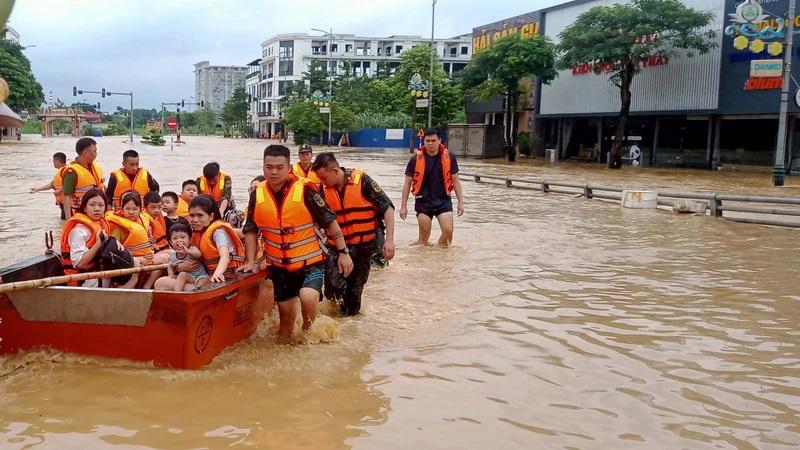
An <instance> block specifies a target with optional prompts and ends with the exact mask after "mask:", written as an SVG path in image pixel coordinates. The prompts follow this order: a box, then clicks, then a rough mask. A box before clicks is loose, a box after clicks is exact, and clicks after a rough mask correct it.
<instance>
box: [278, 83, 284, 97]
mask: <svg viewBox="0 0 800 450" xmlns="http://www.w3.org/2000/svg"><path fill="white" fill-rule="evenodd" d="M283 95H286V82H285V81H279V82H278V96H283Z"/></svg>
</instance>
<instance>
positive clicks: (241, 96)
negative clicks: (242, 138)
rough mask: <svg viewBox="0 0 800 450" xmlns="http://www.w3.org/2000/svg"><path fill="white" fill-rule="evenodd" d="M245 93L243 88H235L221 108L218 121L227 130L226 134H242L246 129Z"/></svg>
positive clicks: (246, 107)
mask: <svg viewBox="0 0 800 450" xmlns="http://www.w3.org/2000/svg"><path fill="white" fill-rule="evenodd" d="M247 111H248V106H247V93H246V92H245V90H244V88H243V87H240V88H236V89H235V90H234V91H233V95H232V96H231V98H229V99H228V101H226V102H225V104H224V105H223V106H222V113H221V114H220V119H222V124H223V126H225V128H226V130H227V134H232V133H234V132H237V131H238V132H239V133H241V132H243V131H244V130H245V129H247Z"/></svg>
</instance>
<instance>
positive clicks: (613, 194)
mask: <svg viewBox="0 0 800 450" xmlns="http://www.w3.org/2000/svg"><path fill="white" fill-rule="evenodd" d="M460 176H461V178H462V179H463V178H464V177H469V178H472V180H473V181H475V183H482V182H484V180H492V181H500V182H501V183H497V182H489V183H487V184H496V185H505V186H506V187H509V188H516V189H528V190H537V191H541V192H544V193H556V194H568V195H580V196H582V197H584V198H586V199H592V198H599V199H604V200H616V201H621V200H622V191H624V190H628V189H624V188H620V187H616V186H605V185H601V184H593V183H576V182H569V181H557V180H556V181H554V180H547V179H537V178H516V177H504V176H499V175H481V174H474V173H465V172H461V173H460ZM514 183H517V184H514ZM563 188H567V189H563ZM653 192H656V193H657V194H658V204H659V205H661V206H673V205H674V203H675V201H674V199H682V200H695V201H699V202H705V203H706V211H707V212H708V213H709V214H710V215H711V216H713V217H720V218H723V219H727V220H732V221H736V222H745V223H756V224H762V225H774V226H781V227H794V228H800V222H788V221H782V220H774V219H769V218H762V217H731V216H730V215H724V214H723V213H724V212H726V211H727V212H737V213H748V214H759V215H766V216H795V217H800V208H799V209H777V208H771V207H764V206H743V205H737V204H735V203H756V204H767V205H795V206H800V198H797V197H768V196H752V195H731V194H717V193H708V192H675V191H653ZM723 202H727V203H734V204H723Z"/></svg>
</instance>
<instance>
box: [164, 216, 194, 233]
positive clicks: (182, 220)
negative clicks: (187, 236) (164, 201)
mask: <svg viewBox="0 0 800 450" xmlns="http://www.w3.org/2000/svg"><path fill="white" fill-rule="evenodd" d="M164 223H165V224H166V225H167V230H166V231H169V227H171V226H173V225H175V224H177V223H182V224H184V225H186V226H187V227H188V226H189V221H188V220H186V219H185V218H184V217H178V218H176V219H171V218H169V217H167V216H164Z"/></svg>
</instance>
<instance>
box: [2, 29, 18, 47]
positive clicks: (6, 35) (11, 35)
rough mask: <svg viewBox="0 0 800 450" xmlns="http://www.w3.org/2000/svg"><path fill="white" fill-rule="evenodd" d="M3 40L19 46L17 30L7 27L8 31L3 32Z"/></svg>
mask: <svg viewBox="0 0 800 450" xmlns="http://www.w3.org/2000/svg"><path fill="white" fill-rule="evenodd" d="M3 39H6V40H9V41H11V42H14V43H16V44H19V33H17V30H15V29H13V28H11V27H9V26H6V29H5V31H4V32H3Z"/></svg>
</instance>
